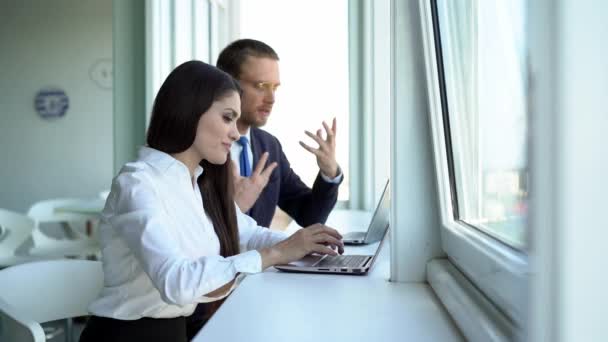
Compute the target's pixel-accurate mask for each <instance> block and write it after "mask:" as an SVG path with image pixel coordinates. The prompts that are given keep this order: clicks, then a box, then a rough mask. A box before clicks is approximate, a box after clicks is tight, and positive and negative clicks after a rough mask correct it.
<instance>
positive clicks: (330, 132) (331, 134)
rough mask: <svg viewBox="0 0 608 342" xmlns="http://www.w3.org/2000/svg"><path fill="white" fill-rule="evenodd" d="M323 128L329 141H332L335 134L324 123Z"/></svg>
mask: <svg viewBox="0 0 608 342" xmlns="http://www.w3.org/2000/svg"><path fill="white" fill-rule="evenodd" d="M323 128H325V133H326V134H327V140H331V139H333V138H334V132H333V131H332V130H331V129H330V128H329V125H328V124H327V123H325V121H323Z"/></svg>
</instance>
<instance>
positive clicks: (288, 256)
mask: <svg viewBox="0 0 608 342" xmlns="http://www.w3.org/2000/svg"><path fill="white" fill-rule="evenodd" d="M334 248H337V249H338V251H337V252H336V251H335V250H334ZM343 252H344V243H343V242H342V235H340V233H338V231H337V230H335V229H333V228H329V227H327V226H325V225H322V224H315V225H312V226H309V227H307V228H304V229H300V230H298V231H297V232H295V233H294V234H293V235H291V236H290V237H289V238H287V239H285V240H283V241H281V242H279V243H277V244H276V245H274V246H272V247H268V248H264V249H262V250H260V255H261V256H262V269H266V268H268V267H270V266H274V265H280V264H287V263H290V262H292V261H295V260H299V259H302V258H303V257H304V256H306V255H308V254H310V253H318V254H329V255H337V254H338V253H340V254H342V253H343Z"/></svg>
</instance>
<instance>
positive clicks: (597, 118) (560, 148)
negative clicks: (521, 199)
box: [528, 0, 608, 341]
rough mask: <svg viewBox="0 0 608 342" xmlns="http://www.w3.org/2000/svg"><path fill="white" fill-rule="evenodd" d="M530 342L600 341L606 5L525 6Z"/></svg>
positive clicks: (545, 2) (549, 2)
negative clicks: (529, 82)
mask: <svg viewBox="0 0 608 342" xmlns="http://www.w3.org/2000/svg"><path fill="white" fill-rule="evenodd" d="M528 8H529V10H530V13H529V18H534V20H531V21H530V22H531V26H530V28H531V44H530V47H531V53H530V56H531V63H530V64H531V66H532V71H533V74H532V76H533V81H534V83H533V84H534V85H535V86H534V88H533V91H534V95H535V96H534V101H533V103H532V104H533V106H532V108H531V110H532V113H534V115H533V116H532V120H533V121H532V123H531V127H532V128H533V131H532V134H531V137H532V151H531V152H532V153H531V156H532V163H533V165H532V166H533V169H532V171H533V173H532V178H531V181H530V184H531V185H532V189H531V191H530V193H531V195H532V202H531V213H532V221H531V223H532V227H533V230H532V232H531V234H532V236H533V242H534V244H533V246H532V247H533V248H532V251H531V253H532V256H531V257H532V258H531V260H532V266H533V268H532V269H533V271H534V273H533V274H532V278H531V279H532V282H531V284H532V289H531V290H532V292H531V294H532V299H533V300H532V302H531V307H530V310H531V313H530V316H531V317H530V320H529V321H530V322H531V326H530V327H529V340H530V341H608V329H607V328H606V317H607V316H608V295H606V287H607V286H608V274H607V273H606V264H607V262H606V241H607V240H608V230H606V226H607V225H606V204H607V203H608V201H607V200H606V190H607V189H608V178H606V175H607V174H608V154H607V153H606V151H605V149H606V132H607V131H608V107H606V95H607V94H608V77H607V75H608V63H606V54H608V47H607V46H606V44H605V43H604V40H605V38H604V37H605V36H606V35H607V34H608V21H607V20H606V13H607V12H608V4H607V3H606V2H601V1H593V0H585V1H580V0H577V1H574V0H561V1H553V0H538V1H533V2H530V3H529V7H528Z"/></svg>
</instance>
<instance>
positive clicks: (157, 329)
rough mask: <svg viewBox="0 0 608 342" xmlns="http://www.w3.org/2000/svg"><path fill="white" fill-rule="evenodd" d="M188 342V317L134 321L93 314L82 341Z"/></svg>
mask: <svg viewBox="0 0 608 342" xmlns="http://www.w3.org/2000/svg"><path fill="white" fill-rule="evenodd" d="M133 341H146V342H187V341H188V337H187V335H186V318H185V317H177V318H140V319H137V320H133V321H123V320H119V319H113V318H107V317H98V316H91V318H89V321H88V322H87V325H86V326H85V328H84V330H83V331H82V334H81V335H80V342H133Z"/></svg>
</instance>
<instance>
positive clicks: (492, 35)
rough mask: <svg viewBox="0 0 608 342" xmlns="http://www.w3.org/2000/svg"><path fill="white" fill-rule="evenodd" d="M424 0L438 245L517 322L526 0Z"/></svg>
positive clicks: (522, 256)
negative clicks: (438, 203) (439, 229)
mask: <svg viewBox="0 0 608 342" xmlns="http://www.w3.org/2000/svg"><path fill="white" fill-rule="evenodd" d="M424 6H425V7H424V10H423V18H422V20H424V21H425V23H426V26H425V29H426V30H425V43H426V44H431V45H432V48H427V49H426V52H427V56H426V58H427V63H431V64H434V65H432V66H431V67H430V69H432V72H430V73H428V75H429V96H430V99H431V108H432V111H431V122H432V129H433V140H434V149H435V151H434V152H435V155H436V158H435V162H436V169H437V174H438V187H439V197H440V201H441V211H442V212H441V214H442V223H443V229H442V247H443V249H444V251H445V252H446V254H447V255H448V258H449V259H450V261H451V262H452V263H453V264H454V265H455V266H456V267H457V268H458V269H459V270H460V271H461V272H462V273H463V274H464V275H465V276H466V278H467V279H468V281H470V282H471V283H473V284H474V286H475V287H476V288H477V289H479V290H480V291H481V293H482V294H483V295H484V296H485V297H486V298H487V299H489V300H490V301H491V303H492V304H493V305H494V306H495V307H496V308H497V309H498V310H499V311H500V312H501V313H502V314H503V315H504V316H505V318H507V319H508V320H509V321H510V322H513V323H514V326H516V327H518V326H519V327H521V326H523V323H524V322H523V319H524V317H525V310H526V302H527V298H526V296H527V288H526V283H527V267H528V258H527V252H526V249H527V246H526V239H525V236H526V227H527V224H526V219H527V211H528V209H527V198H528V181H527V179H528V165H527V155H526V151H527V143H528V141H527V130H528V127H527V121H528V119H527V94H526V92H527V83H526V82H527V79H528V75H527V73H528V71H527V66H526V65H527V63H526V58H527V52H526V27H525V13H524V9H525V2H524V1H523V0H518V1H510V0H505V1H479V0H468V1H449V0H431V1H429V2H427V3H425V5H424ZM427 65H429V64H427Z"/></svg>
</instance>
